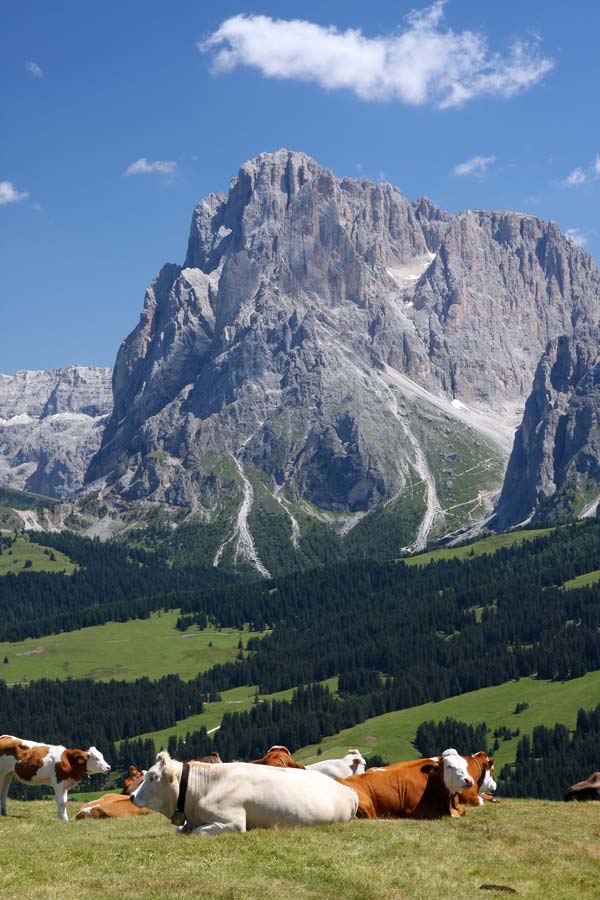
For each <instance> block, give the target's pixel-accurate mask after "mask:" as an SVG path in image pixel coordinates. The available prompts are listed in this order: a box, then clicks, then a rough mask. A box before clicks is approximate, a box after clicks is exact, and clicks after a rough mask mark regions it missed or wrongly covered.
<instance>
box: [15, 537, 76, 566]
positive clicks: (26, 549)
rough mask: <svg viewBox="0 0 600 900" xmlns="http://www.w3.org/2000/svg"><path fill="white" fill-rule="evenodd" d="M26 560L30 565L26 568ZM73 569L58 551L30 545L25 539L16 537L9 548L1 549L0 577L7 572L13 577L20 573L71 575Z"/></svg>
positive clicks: (64, 556)
mask: <svg viewBox="0 0 600 900" xmlns="http://www.w3.org/2000/svg"><path fill="white" fill-rule="evenodd" d="M52 556H53V557H54V559H52ZM28 560H30V561H31V565H30V566H27V567H26V565H25V564H26V562H27V561H28ZM75 568H76V567H75V563H74V562H72V560H70V559H69V557H68V556H66V555H65V554H64V553H61V552H60V550H50V549H49V548H48V547H42V546H40V544H34V543H30V542H29V540H28V539H27V538H22V537H18V538H17V539H16V540H15V541H14V542H13V543H12V544H11V546H10V547H3V548H2V553H0V575H7V574H8V573H9V572H12V573H13V574H14V575H18V574H19V573H20V572H24V573H25V574H27V573H28V572H65V574H67V575H71V574H72V573H73V572H74V571H75Z"/></svg>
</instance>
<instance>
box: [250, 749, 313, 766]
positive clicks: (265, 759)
mask: <svg viewBox="0 0 600 900" xmlns="http://www.w3.org/2000/svg"><path fill="white" fill-rule="evenodd" d="M250 762H251V763H252V765H254V766H277V767H278V768H279V769H304V766H303V765H302V763H299V762H296V760H295V759H294V758H293V756H292V754H291V753H290V751H289V750H288V748H287V747H284V746H283V744H275V746H274V747H271V748H270V749H269V750H267V752H266V753H265V755H264V756H261V758H260V759H251V760H250Z"/></svg>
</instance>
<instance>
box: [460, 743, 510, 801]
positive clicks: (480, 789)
mask: <svg viewBox="0 0 600 900" xmlns="http://www.w3.org/2000/svg"><path fill="white" fill-rule="evenodd" d="M465 759H466V761H467V770H468V772H469V775H470V776H471V778H472V779H473V781H474V784H473V785H472V786H471V787H469V788H466V789H465V790H462V791H461V792H460V794H459V795H458V801H459V803H464V804H466V805H467V806H483V804H484V801H486V800H487V801H488V802H489V803H500V800H496V798H495V797H492V795H491V794H490V793H489V791H495V790H496V788H497V784H496V782H495V781H494V757H493V756H488V755H487V753H486V752H485V750H479V751H478V752H477V753H473V755H472V756H465Z"/></svg>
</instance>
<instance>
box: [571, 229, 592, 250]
mask: <svg viewBox="0 0 600 900" xmlns="http://www.w3.org/2000/svg"><path fill="white" fill-rule="evenodd" d="M565 235H566V237H568V238H569V240H571V241H573V243H574V244H577V246H578V247H585V245H586V244H587V242H588V239H589V238H588V235H587V234H584V232H583V231H582V230H581V228H567V230H566V231H565Z"/></svg>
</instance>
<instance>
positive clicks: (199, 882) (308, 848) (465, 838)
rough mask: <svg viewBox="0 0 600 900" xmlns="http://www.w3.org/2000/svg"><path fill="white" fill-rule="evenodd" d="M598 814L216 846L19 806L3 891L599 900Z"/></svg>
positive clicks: (546, 813) (483, 815)
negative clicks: (509, 893)
mask: <svg viewBox="0 0 600 900" xmlns="http://www.w3.org/2000/svg"><path fill="white" fill-rule="evenodd" d="M70 805H71V804H70ZM73 806H74V807H75V809H73V810H70V815H71V817H72V818H73V814H74V811H75V810H76V808H77V807H76V805H75V804H73ZM596 806H597V804H593V803H590V804H577V803H573V804H560V803H551V802H546V801H535V800H529V801H523V800H520V801H517V800H513V801H506V802H505V803H503V804H502V805H501V806H486V807H484V808H481V809H477V810H470V811H469V812H468V813H467V815H466V816H465V818H464V819H460V820H451V819H444V820H441V821H436V822H417V821H390V822H366V821H362V822H361V821H358V820H355V821H354V822H350V823H347V824H343V825H329V826H322V827H318V828H304V829H300V828H297V829H274V830H269V831H254V832H249V833H247V834H241V835H223V836H221V837H218V838H214V839H204V838H200V837H193V836H190V837H184V836H181V835H177V834H176V833H175V831H174V829H173V827H172V826H171V825H170V824H169V822H168V821H167V820H166V819H165V818H163V817H162V816H158V815H149V816H143V817H139V818H135V819H121V820H100V821H93V820H88V821H83V822H76V821H71V822H69V823H67V824H61V823H59V822H58V820H57V819H56V807H55V804H54V802H53V801H40V802H32V803H17V802H15V801H12V802H11V803H10V806H9V818H8V819H5V820H3V822H2V848H3V862H2V867H1V868H0V891H1V893H2V897H3V898H6V900H15V898H19V900H30V898H31V900H33V898H35V900H56V898H59V897H60V898H62V897H65V896H69V897H71V898H73V900H92V898H94V900H95V898H98V897H120V898H122V900H142V898H143V900H164V898H165V897H175V896H177V897H182V898H186V897H187V898H194V900H196V898H199V897H202V898H205V900H217V898H223V900H224V898H227V900H250V898H266V897H272V896H279V897H286V898H291V900H309V898H310V900H381V898H384V897H385V898H386V900H431V898H434V897H435V898H439V900H446V898H450V897H454V898H465V900H471V898H472V900H477V898H479V900H481V898H484V897H490V898H494V897H496V898H500V897H504V896H507V894H505V893H504V892H501V891H482V890H481V886H482V885H489V884H493V885H496V886H503V887H505V888H506V887H512V888H513V890H514V891H516V892H517V893H518V895H519V896H520V897H524V898H527V900H548V898H552V900H567V898H575V897H576V898H579V900H586V898H590V900H591V898H596V897H597V896H598V867H599V864H600V846H599V844H598V841H597V840H596V833H597V831H598V816H597V813H598V810H597V809H596ZM23 847H26V848H27V852H23ZM75 848H76V849H75ZM546 861H548V862H549V864H546Z"/></svg>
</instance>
